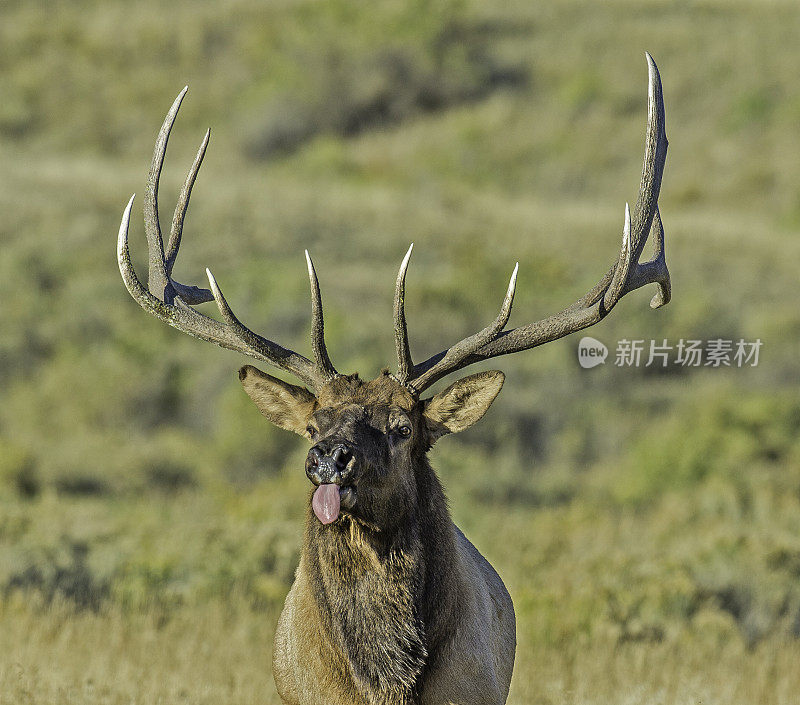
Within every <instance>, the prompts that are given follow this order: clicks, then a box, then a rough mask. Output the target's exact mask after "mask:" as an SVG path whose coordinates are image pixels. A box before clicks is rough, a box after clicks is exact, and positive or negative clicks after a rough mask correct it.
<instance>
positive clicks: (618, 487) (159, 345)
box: [0, 0, 800, 705]
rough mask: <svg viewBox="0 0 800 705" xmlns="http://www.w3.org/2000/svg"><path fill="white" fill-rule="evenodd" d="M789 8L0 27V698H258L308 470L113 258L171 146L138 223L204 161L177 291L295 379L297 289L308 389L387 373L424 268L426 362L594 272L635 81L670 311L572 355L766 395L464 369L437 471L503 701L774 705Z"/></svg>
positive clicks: (786, 540)
mask: <svg viewBox="0 0 800 705" xmlns="http://www.w3.org/2000/svg"><path fill="white" fill-rule="evenodd" d="M798 27H800V7H798V6H797V5H796V4H795V3H792V2H777V1H776V2H769V1H767V0H763V1H761V2H758V1H755V0H753V1H751V2H744V1H741V2H734V1H722V0H719V1H716V2H711V1H709V2H701V1H698V2H683V3H674V2H665V1H662V0H642V1H633V0H628V1H622V0H611V1H610V2H604V3H592V2H589V1H588V0H573V1H570V2H568V1H566V0H564V1H560V0H559V1H555V0H548V1H547V2H541V3H530V2H506V3H501V2H496V1H494V0H492V1H488V2H487V1H486V0H484V2H477V1H474V0H461V1H448V0H414V1H413V2H408V3H397V2H389V1H384V0H380V1H378V2H372V3H361V2H344V0H331V1H328V2H312V1H305V0H294V1H293V0H284V1H283V2H272V3H260V2H256V0H228V2H225V3H205V2H201V3H198V2H189V1H188V0H178V1H177V2H174V3H172V4H169V5H165V4H164V3H156V2H153V1H152V0H141V1H140V2H135V3H123V2H120V1H119V0H109V1H106V2H97V1H95V2H91V1H89V0H86V1H84V2H58V3H52V4H50V5H48V6H47V7H45V5H44V4H38V3H31V2H25V1H23V0H11V1H8V2H6V3H5V4H4V6H3V9H2V10H0V95H2V99H1V100H0V214H2V217H0V333H2V334H1V335H0V400H2V403H1V404H0V704H2V705H6V704H8V705H17V704H24V703H36V704H42V705H50V704H54V703H87V704H91V705H94V704H95V703H96V704H101V703H102V704H112V703H113V704H116V703H126V704H127V703H131V704H132V703H148V704H149V703H170V704H172V703H183V702H186V703H209V704H211V703H223V702H224V703H229V704H231V705H238V704H244V703H278V699H277V695H276V694H275V690H274V686H273V683H272V675H271V672H270V666H269V662H270V654H271V648H272V644H271V641H272V632H273V629H274V625H275V621H276V619H277V615H278V613H279V610H280V606H281V605H282V603H283V598H284V596H285V594H286V591H287V590H288V587H289V585H290V584H291V580H292V576H293V572H294V568H295V566H296V563H297V559H298V550H299V539H300V532H301V526H302V517H303V512H304V507H305V503H306V501H307V494H308V486H307V484H308V483H307V480H306V479H305V476H304V474H303V471H302V461H303V457H304V455H305V450H306V448H305V445H304V442H303V441H301V440H299V439H297V438H296V437H294V436H292V435H291V434H288V433H286V432H282V431H279V430H276V429H273V428H272V427H268V426H267V425H266V422H264V420H263V419H262V417H261V416H260V415H259V413H258V411H257V410H256V409H255V407H254V406H253V405H252V403H251V402H250V400H249V399H247V397H246V396H245V395H244V394H243V393H242V391H241V389H240V387H239V383H238V381H237V379H236V370H237V368H238V366H239V365H241V364H242V363H243V362H245V360H244V359H243V358H240V357H237V356H236V355H235V354H234V353H230V352H228V351H223V350H220V349H218V348H215V347H213V346H210V345H203V344H201V343H199V342H197V341H195V340H192V339H189V338H188V337H186V336H182V335H180V334H178V333H177V332H175V331H173V330H172V329H168V328H167V327H166V326H163V325H162V324H161V323H159V322H158V321H156V320H155V319H152V318H150V317H148V316H146V315H145V314H144V313H143V312H142V311H141V310H140V309H139V308H138V307H137V306H136V304H135V303H134V302H133V301H132V300H131V299H130V297H129V296H128V294H127V293H126V292H125V289H124V286H123V284H122V282H121V280H120V277H119V272H118V269H117V265H116V261H115V251H114V250H115V248H114V245H115V238H116V232H117V228H118V224H119V218H120V215H121V213H122V209H123V207H124V205H125V203H126V201H127V199H128V198H129V197H130V194H131V193H133V192H134V191H136V192H137V193H138V194H139V195H138V196H137V203H138V205H137V206H136V207H135V211H134V213H135V218H134V222H133V226H132V231H131V240H132V243H131V244H132V249H133V255H134V261H135V263H136V264H137V265H138V266H139V268H140V271H144V265H145V261H146V254H145V243H144V237H143V229H142V223H141V194H142V193H143V187H144V182H145V178H146V174H147V169H148V167H149V161H150V157H151V151H152V144H153V141H154V139H155V135H156V133H157V130H158V127H159V125H160V123H161V120H162V119H163V115H164V113H165V112H166V110H167V108H168V107H169V105H170V103H171V101H172V100H173V98H174V96H175V95H176V94H177V93H178V91H179V90H180V89H181V88H182V87H183V86H184V85H185V84H187V83H188V84H189V85H190V92H189V94H188V96H187V98H186V101H185V103H184V107H183V110H182V113H181V115H180V117H179V119H178V123H177V125H176V128H175V131H174V133H173V136H172V138H171V141H170V151H169V153H168V157H167V165H166V168H165V173H164V175H163V178H162V195H161V205H162V220H163V221H166V222H168V218H169V215H170V213H171V210H172V205H173V203H174V199H175V197H176V195H177V191H178V189H179V186H180V183H181V181H182V179H183V176H184V174H185V170H186V169H187V168H188V166H189V165H190V163H191V160H192V158H193V156H194V152H195V150H196V148H197V145H198V144H199V142H200V140H201V138H202V135H203V132H204V130H205V129H206V127H208V126H209V125H210V126H211V127H212V141H211V146H210V149H209V152H208V155H207V157H206V161H205V163H204V166H203V170H202V172H201V175H200V178H199V180H198V183H197V186H196V188H195V191H194V195H193V203H192V207H191V208H190V211H189V216H188V219H187V224H186V228H185V236H184V245H183V248H182V252H181V258H180V259H179V261H178V265H177V267H176V273H177V275H178V278H179V279H180V280H181V281H185V282H187V283H194V284H202V281H203V268H204V267H205V266H207V265H209V264H210V265H212V267H213V270H214V274H215V275H216V277H217V279H218V281H219V282H220V285H221V286H222V287H223V289H224V291H225V293H226V296H227V298H228V300H229V301H230V302H231V303H232V305H233V306H234V308H235V310H236V311H237V313H238V314H239V315H241V317H242V318H243V320H244V321H245V322H246V323H247V324H248V325H250V327H252V328H253V329H255V330H257V331H259V332H265V333H267V334H268V335H269V337H271V338H273V339H277V340H278V341H280V342H281V343H283V344H285V345H287V346H289V347H291V348H293V349H296V350H298V351H300V352H307V350H308V343H307V336H308V324H309V308H310V307H309V304H308V293H307V291H306V287H307V281H306V278H305V274H304V261H303V254H302V251H303V249H304V248H306V247H308V248H309V249H310V250H311V252H312V254H313V255H314V257H315V262H316V264H317V270H318V272H319V275H320V281H321V284H322V287H323V293H324V296H325V303H326V308H325V310H326V324H327V326H328V330H327V332H328V336H327V337H328V346H329V349H330V351H331V355H332V357H333V359H334V362H335V363H336V365H337V367H338V368H339V369H343V370H347V371H351V370H356V369H357V370H359V371H360V372H361V373H362V374H363V375H365V376H369V375H374V374H376V373H377V372H378V371H379V370H380V368H381V367H382V366H384V365H386V364H387V363H391V364H393V360H392V356H393V354H394V353H393V344H392V342H393V341H392V328H391V294H392V290H393V281H394V276H395V273H396V271H397V266H398V265H399V262H400V260H401V258H402V255H403V253H404V252H405V250H406V248H407V247H408V244H409V242H411V241H413V242H414V243H415V249H414V259H413V261H412V264H411V269H410V271H409V277H408V294H407V313H408V316H409V326H410V333H411V338H412V340H411V342H412V350H413V351H414V353H415V356H416V357H418V358H423V357H427V355H429V354H431V353H433V352H435V351H437V350H439V349H442V348H444V347H446V346H447V345H448V344H450V343H452V342H453V341H455V340H457V339H459V338H461V337H463V336H464V335H466V334H467V333H471V332H473V331H474V330H477V329H479V328H481V327H483V326H484V325H485V324H486V323H487V322H488V321H489V320H491V319H492V317H493V316H494V315H495V314H496V306H497V305H498V304H499V303H500V299H501V297H502V293H503V291H504V287H505V284H506V281H507V277H508V275H509V273H510V271H511V269H512V268H513V265H514V262H516V261H517V260H519V262H520V278H519V283H518V289H517V300H516V303H515V313H514V315H513V316H512V320H511V325H519V324H524V323H527V322H529V321H530V320H533V319H535V318H542V317H544V316H546V315H548V314H550V313H552V312H555V311H556V310H558V309H559V308H561V307H563V306H564V305H566V304H568V303H571V302H572V301H573V300H574V299H576V298H577V297H579V296H580V295H582V294H583V293H584V291H586V290H587V289H588V288H589V287H590V286H592V285H593V284H594V283H595V281H596V280H597V279H599V277H600V276H602V274H603V273H604V272H605V271H606V269H607V267H608V266H609V265H610V264H611V262H612V261H613V259H614V257H615V256H616V253H617V251H618V247H619V240H620V232H621V228H622V220H623V209H624V204H625V202H626V201H631V202H633V201H634V200H635V198H636V188H637V186H638V182H639V173H640V169H641V156H642V141H643V132H644V124H645V115H646V112H645V108H646V106H645V96H646V85H647V84H646V78H647V74H646V65H645V61H644V56H643V52H644V51H645V50H647V51H649V52H650V53H651V54H652V55H653V56H654V57H655V59H656V61H657V62H658V64H659V68H660V70H661V73H662V78H663V84H664V95H665V101H666V110H667V134H668V137H669V139H670V149H669V155H668V159H667V166H666V171H665V176H664V182H663V188H662V196H661V200H660V208H661V213H662V216H663V220H664V224H665V229H666V236H667V257H668V261H669V264H670V269H671V272H672V279H673V293H674V299H673V301H672V302H671V303H670V304H669V306H667V307H665V308H664V309H660V310H658V311H655V312H654V311H652V310H650V308H649V307H648V305H647V303H648V301H649V298H650V295H651V293H650V292H644V291H643V292H636V293H634V294H632V295H629V296H627V297H626V298H625V300H624V301H623V302H622V303H621V304H620V305H619V306H618V307H617V309H616V311H615V313H614V315H612V316H611V317H610V318H609V319H608V320H606V321H604V322H603V323H602V324H601V325H600V326H598V327H597V328H596V329H593V330H592V331H591V335H593V336H594V337H596V338H598V339H599V340H601V341H603V342H605V343H606V344H607V345H608V346H609V348H610V350H611V353H610V355H611V357H613V354H614V347H615V345H616V342H617V341H619V340H622V339H644V340H651V339H654V340H657V341H659V342H660V341H661V340H662V339H664V338H666V339H668V340H669V341H671V342H672V343H673V344H674V343H675V342H677V340H679V339H701V340H711V339H715V338H723V339H732V340H737V339H740V338H742V339H745V340H755V339H761V340H762V341H763V347H762V349H761V357H760V361H759V364H758V366H757V367H749V366H748V367H743V368H738V367H736V366H735V365H734V366H731V367H722V368H711V367H700V368H680V367H675V366H673V367H670V368H668V369H667V370H665V371H661V370H654V369H653V368H652V367H651V368H645V367H640V368H620V367H616V366H615V365H613V364H611V362H612V361H611V360H609V362H608V363H607V364H606V365H604V366H600V367H598V368H595V369H592V370H582V369H581V368H580V367H579V366H578V364H577V359H576V345H577V339H576V338H578V337H579V336H574V337H573V338H568V339H566V340H561V341H557V342H555V343H552V344H550V345H548V346H546V347H543V348H541V349H538V350H535V351H531V352H528V353H525V354H522V355H517V356H510V357H508V358H503V359H501V360H497V361H494V362H495V363H496V366H497V367H499V368H501V369H503V370H504V371H505V372H506V373H507V377H508V382H507V384H506V387H505V389H504V390H503V392H502V394H501V395H500V397H499V398H498V400H497V401H496V402H495V404H494V405H493V407H492V409H491V411H490V412H489V414H488V415H487V417H486V418H485V419H484V420H483V421H482V422H481V423H480V424H478V425H477V426H476V427H475V428H473V429H471V430H470V431H469V432H467V433H465V434H462V435H461V436H458V437H455V438H448V439H445V440H443V441H442V442H441V443H439V444H437V447H436V448H435V450H434V451H433V454H432V460H433V463H434V466H435V467H436V468H437V469H438V470H439V471H440V474H441V476H442V478H443V481H444V483H445V485H446V487H447V490H448V495H449V497H450V500H451V508H452V513H453V515H454V518H455V520H456V521H457V523H458V524H459V525H460V526H461V527H462V528H463V529H464V531H465V533H466V534H467V535H468V536H469V537H470V538H471V539H472V540H473V542H474V543H475V544H476V545H477V546H478V548H479V549H480V550H481V551H482V552H483V553H484V555H486V556H487V558H488V559H489V560H490V561H491V562H492V564H493V565H494V566H495V567H496V569H497V570H498V572H499V573H500V575H501V576H502V577H503V579H504V580H505V582H506V584H507V585H508V587H509V591H510V592H511V595H512V597H513V599H514V602H515V606H516V610H517V619H518V641H519V646H518V651H517V665H516V669H515V675H514V680H513V682H512V688H511V696H510V698H509V702H510V703H513V704H515V705H527V704H529V703H534V704H541V705H545V704H547V705H566V704H574V705H595V704H596V705H612V704H613V705H626V704H627V703H630V704H633V703H637V704H638V703H648V704H650V703H653V704H656V705H673V704H675V705H688V704H699V703H703V705H738V704H740V703H746V704H747V705H755V704H758V705H773V704H775V705H777V704H781V703H787V704H788V703H793V702H796V700H797V696H796V694H797V692H798V691H800V395H798V383H800V364H798V342H797V341H798V339H799V338H800V306H798V297H797V276H798V274H797V270H798V262H800V239H798V237H797V234H798V230H800V189H798V183H800V160H798V159H797V155H798V154H800V132H799V131H798V130H797V125H798V122H800V83H798V82H797V71H796V67H797V66H798V65H799V64H800V42H799V41H798V39H799V38H800V37H798Z"/></svg>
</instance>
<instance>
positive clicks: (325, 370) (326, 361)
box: [305, 250, 339, 379]
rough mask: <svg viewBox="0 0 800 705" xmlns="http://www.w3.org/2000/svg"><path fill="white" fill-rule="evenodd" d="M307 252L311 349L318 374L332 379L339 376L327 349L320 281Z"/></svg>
mask: <svg viewBox="0 0 800 705" xmlns="http://www.w3.org/2000/svg"><path fill="white" fill-rule="evenodd" d="M305 252H306V264H307V265H308V280H309V283H310V284H311V348H312V350H313V351H314V362H315V363H316V366H317V372H318V373H319V375H320V376H321V377H322V378H324V379H331V378H332V377H335V376H336V375H337V374H339V373H338V372H337V371H336V368H335V367H334V366H333V363H332V362H331V359H330V357H328V349H327V348H326V347H325V321H324V320H323V316H322V294H321V292H320V290H319V280H318V279H317V272H316V270H315V269H314V263H313V262H312V261H311V255H309V254H308V250H306V251H305Z"/></svg>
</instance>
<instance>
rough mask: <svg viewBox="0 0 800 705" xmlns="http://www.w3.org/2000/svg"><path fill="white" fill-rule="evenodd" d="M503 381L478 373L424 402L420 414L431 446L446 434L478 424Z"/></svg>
mask: <svg viewBox="0 0 800 705" xmlns="http://www.w3.org/2000/svg"><path fill="white" fill-rule="evenodd" d="M505 378H506V376H505V375H504V374H503V373H502V372H499V371H498V370H491V371H489V372H478V374H474V375H470V376H469V377H464V378H463V379H460V380H458V381H457V382H454V383H453V384H451V385H450V386H449V387H448V388H447V389H445V390H444V391H443V392H440V393H439V394H437V395H436V396H435V397H433V398H431V399H426V400H425V401H424V404H425V407H424V411H423V412H422V413H423V417H424V418H425V424H426V425H427V427H428V432H429V433H430V441H431V445H433V444H434V443H435V442H436V441H437V440H438V439H439V438H441V437H442V436H444V435H445V434H448V433H458V432H459V431H463V430H464V429H465V428H469V427H470V426H472V424H474V423H475V422H476V421H479V420H480V419H481V417H482V416H483V415H484V414H485V413H486V411H487V409H488V408H489V407H490V406H491V405H492V402H493V401H494V398H495V397H496V396H497V395H498V393H499V392H500V388H501V387H502V386H503V382H504V381H505Z"/></svg>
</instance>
